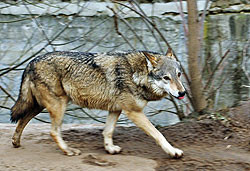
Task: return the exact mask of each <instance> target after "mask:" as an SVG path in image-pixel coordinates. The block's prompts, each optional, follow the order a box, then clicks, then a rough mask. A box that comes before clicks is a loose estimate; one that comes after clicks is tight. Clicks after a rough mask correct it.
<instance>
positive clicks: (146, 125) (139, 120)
mask: <svg viewBox="0 0 250 171" xmlns="http://www.w3.org/2000/svg"><path fill="white" fill-rule="evenodd" d="M124 112H125V113H126V115H127V116H128V118H129V119H130V120H131V121H133V122H134V123H135V124H136V126H138V127H139V128H141V129H142V130H143V131H144V132H145V133H146V134H148V135H149V136H151V137H153V138H154V139H155V141H156V143H157V144H158V145H160V146H161V148H162V149H163V150H164V151H165V152H166V153H168V154H169V155H170V156H171V157H174V158H180V157H182V156H183V151H182V150H180V149H178V148H174V147H173V146H172V145H171V144H169V143H168V141H167V140H166V139H165V137H164V136H163V135H162V134H161V133H160V132H159V131H158V130H157V129H156V128H155V127H154V126H153V125H152V123H151V122H150V121H149V120H148V118H147V117H146V116H145V114H144V113H143V112H135V111H124Z"/></svg>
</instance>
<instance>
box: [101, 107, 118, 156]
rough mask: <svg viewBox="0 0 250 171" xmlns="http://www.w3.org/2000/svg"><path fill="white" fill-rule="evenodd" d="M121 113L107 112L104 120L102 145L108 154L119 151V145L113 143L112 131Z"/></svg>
mask: <svg viewBox="0 0 250 171" xmlns="http://www.w3.org/2000/svg"><path fill="white" fill-rule="evenodd" d="M120 114H121V111H119V112H109V115H108V117H107V120H106V124H105V128H104V131H103V132H102V134H103V137H104V147H105V150H106V151H107V152H108V153H110V154H115V153H119V152H120V151H121V147H119V146H117V145H114V144H113V138H112V135H113V132H114V129H115V125H116V122H117V120H118V118H119V116H120Z"/></svg>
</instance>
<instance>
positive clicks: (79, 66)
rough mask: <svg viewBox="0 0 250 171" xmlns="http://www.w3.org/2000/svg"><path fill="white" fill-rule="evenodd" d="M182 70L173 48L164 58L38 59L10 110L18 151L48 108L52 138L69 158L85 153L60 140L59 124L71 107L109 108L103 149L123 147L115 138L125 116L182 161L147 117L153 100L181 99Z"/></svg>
mask: <svg viewBox="0 0 250 171" xmlns="http://www.w3.org/2000/svg"><path fill="white" fill-rule="evenodd" d="M181 75H182V74H181V67H180V64H179V62H177V61H176V59H175V56H174V54H173V52H172V50H171V49H169V50H168V52H167V53H166V54H160V53H156V52H150V51H128V52H107V53H85V52H67V51H61V52H58V51H56V52H50V53H47V54H44V55H41V56H38V57H36V58H34V59H33V60H32V61H31V62H30V63H29V64H28V65H27V67H26V68H25V70H24V72H23V75H22V81H21V86H20V91H19V96H18V99H17V101H16V103H15V104H14V106H13V107H12V108H11V121H12V122H17V126H16V129H15V132H14V135H13V137H12V144H13V146H14V147H16V148H17V147H20V138H21V135H22V132H23V130H24V128H25V126H26V125H27V124H28V122H29V121H30V120H31V119H32V118H33V117H35V116H36V115H37V114H39V113H40V112H41V111H42V110H43V109H45V108H46V109H47V111H48V112H49V114H50V118H51V131H50V135H51V137H52V138H53V139H54V141H55V142H56V143H57V145H58V147H59V148H60V149H61V150H62V151H63V152H64V153H65V154H66V155H69V156H72V155H80V153H81V151H80V150H78V149H75V148H71V147H69V146H68V145H67V144H66V143H65V141H64V140H63V138H62V136H61V125H62V121H63V115H64V112H65V110H66V107H67V104H68V103H69V102H70V101H71V102H72V103H74V104H77V105H79V106H81V107H83V108H89V109H100V110H107V111H109V114H108V116H107V120H106V124H105V127H104V130H103V133H102V134H103V137H104V147H105V150H106V151H107V152H108V153H110V154H115V153H119V152H120V151H121V148H120V147H119V146H117V145H114V144H113V139H112V135H113V132H114V129H115V126H116V122H117V120H118V118H119V115H120V114H121V112H122V111H123V112H124V113H125V115H126V116H127V117H128V118H129V119H130V120H131V121H132V122H133V123H134V124H135V125H136V126H137V127H139V128H141V129H142V130H143V131H144V132H145V133H146V134H148V135H149V136H151V137H152V138H153V139H154V140H155V141H156V143H157V144H158V145H159V146H160V147H161V148H162V149H163V150H164V151H165V152H166V153H167V154H169V155H170V156H171V157H174V158H180V157H182V155H183V151H182V150H180V149H178V148H175V147H173V146H172V145H171V144H170V143H168V141H167V140H166V139H165V137H164V136H163V135H162V134H161V133H160V132H159V131H158V130H157V129H156V128H155V127H154V126H153V125H152V124H151V122H150V121H149V120H148V118H147V117H146V116H145V114H144V113H143V108H144V107H145V106H146V105H147V103H148V102H149V101H155V100H160V99H162V98H163V97H165V96H166V95H168V94H169V95H171V96H173V97H175V98H177V99H183V98H184V96H185V93H186V91H185V88H184V86H183V84H182V82H181Z"/></svg>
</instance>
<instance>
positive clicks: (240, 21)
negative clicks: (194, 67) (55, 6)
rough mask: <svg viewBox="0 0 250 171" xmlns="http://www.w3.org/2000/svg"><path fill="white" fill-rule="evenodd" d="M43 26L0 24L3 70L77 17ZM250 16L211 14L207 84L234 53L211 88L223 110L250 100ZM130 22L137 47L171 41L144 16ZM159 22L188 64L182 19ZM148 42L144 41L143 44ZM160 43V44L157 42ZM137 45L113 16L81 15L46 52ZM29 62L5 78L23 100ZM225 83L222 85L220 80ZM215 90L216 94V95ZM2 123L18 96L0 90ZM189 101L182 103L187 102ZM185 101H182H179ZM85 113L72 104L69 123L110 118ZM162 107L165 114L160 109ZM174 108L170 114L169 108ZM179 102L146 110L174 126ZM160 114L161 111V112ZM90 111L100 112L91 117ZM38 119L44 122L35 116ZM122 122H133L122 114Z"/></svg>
mask: <svg viewBox="0 0 250 171" xmlns="http://www.w3.org/2000/svg"><path fill="white" fill-rule="evenodd" d="M20 18H22V16H14V15H0V20H1V21H10V20H16V19H20ZM37 20H38V22H39V23H40V24H41V26H39V27H40V28H39V27H38V26H37V25H36V24H35V22H34V21H32V20H23V21H19V22H14V23H4V24H1V25H0V35H1V40H0V42H1V43H0V63H1V65H0V73H3V72H4V71H6V70H7V69H8V67H11V66H13V65H15V64H18V63H20V62H22V61H23V60H24V59H27V58H28V57H29V56H30V55H31V54H34V53H36V52H37V51H38V50H39V49H40V48H42V47H44V46H45V45H46V44H47V40H46V37H48V38H50V39H52V38H53V37H54V36H55V35H56V33H58V32H59V31H60V30H62V29H63V28H64V27H65V25H66V24H67V23H68V22H70V21H71V20H72V18H70V17H64V16H56V17H55V16H41V17H39V18H38V19H37ZM249 20H250V15H249V14H218V15H210V16H208V17H207V18H206V22H205V25H204V44H203V47H204V48H203V50H202V58H201V60H200V61H201V64H202V66H203V68H204V69H203V78H204V84H205V83H206V80H207V79H208V78H209V75H211V73H213V70H214V68H215V66H216V64H217V63H218V62H219V61H220V60H221V58H222V57H223V56H224V54H225V53H226V51H227V50H228V49H230V52H229V53H228V55H227V56H226V58H225V61H224V62H223V64H222V65H221V66H220V67H219V71H218V72H216V73H215V77H214V78H215V79H213V81H212V83H211V84H210V85H211V86H210V87H208V88H207V89H206V90H204V91H206V92H207V93H208V92H209V95H210V96H211V97H212V98H211V99H212V100H211V101H210V102H209V103H210V105H211V106H212V108H214V109H219V108H224V107H227V106H232V105H236V104H238V103H239V102H240V101H242V100H246V99H248V98H249V88H248V87H247V86H249V85H250V84H249V78H250V70H249V66H250V60H249V38H250V30H249V28H250V27H249V25H250V24H249ZM127 21H128V22H129V23H130V25H131V26H132V27H133V28H134V29H135V31H136V33H137V34H138V35H137V36H138V37H139V38H140V40H139V39H138V37H136V36H135V35H134V34H133V33H132V32H131V31H130V30H129V28H128V27H127V26H126V25H125V24H124V23H122V22H120V23H119V29H120V32H122V33H123V34H124V35H126V36H127V38H128V40H129V41H130V43H131V45H132V46H133V47H136V49H140V50H142V49H145V47H146V48H147V49H148V50H152V51H158V52H164V51H165V49H166V46H165V43H164V42H163V41H162V40H161V39H160V38H159V36H158V35H157V34H155V35H156V39H155V38H154V36H153V35H152V32H151V31H150V30H149V28H148V27H147V25H146V24H145V23H144V22H143V21H142V20H141V19H139V18H127ZM154 22H155V23H156V24H157V26H158V27H159V29H160V31H161V32H162V33H163V34H164V35H165V36H166V38H167V40H168V41H169V43H170V44H171V46H172V47H173V49H174V51H175V52H176V54H177V56H178V57H179V59H181V62H182V64H183V65H184V68H187V55H186V54H187V52H186V48H185V46H184V45H185V38H184V34H183V29H182V25H181V21H180V20H178V19H176V17H173V18H171V17H166V18H164V19H159V18H154ZM142 42H143V43H142ZM157 42H158V43H157ZM130 49H131V47H130V46H129V45H128V44H127V43H126V41H124V40H123V38H122V37H121V36H119V35H118V34H117V33H116V32H115V30H114V23H113V18H110V17H105V16H100V17H77V18H76V19H74V21H73V22H72V23H71V24H70V27H69V28H67V29H66V30H65V31H64V32H63V33H62V34H61V35H60V36H59V37H58V38H57V39H56V40H55V41H53V46H51V45H49V46H46V47H45V50H43V51H42V52H41V53H46V52H48V51H52V50H76V51H92V52H107V51H115V50H130ZM26 64H27V63H25V64H24V65H22V66H20V67H18V69H17V70H13V71H11V72H9V73H7V74H5V75H4V76H1V77H0V86H1V87H3V88H4V89H5V90H6V91H7V93H8V94H9V95H11V97H13V98H14V99H17V95H18V91H19V86H20V79H21V73H22V69H23V68H24V67H25V66H26ZM221 82H223V84H221V85H220V83H221ZM211 92H212V93H211ZM0 99H1V100H0V107H1V108H0V123H8V122H9V113H10V111H9V109H10V108H11V106H12V105H13V103H14V102H13V100H11V98H10V97H9V96H7V95H6V92H3V91H2V90H0ZM186 102H187V101H184V102H181V103H180V104H185V103H186ZM178 103H179V102H178ZM183 109H184V110H185V112H186V113H188V112H189V110H188V108H187V105H183ZM84 111H86V113H85V112H83V111H82V110H81V109H79V107H77V106H74V105H70V107H69V108H68V110H67V112H66V115H65V119H64V122H65V123H96V122H104V121H105V117H104V116H105V115H106V112H101V111H98V110H91V111H89V110H87V109H84ZM160 111H161V112H160ZM167 111H170V112H167ZM172 112H175V110H174V108H173V104H172V103H171V102H170V101H169V100H166V99H163V100H162V101H160V102H150V103H149V107H146V109H145V113H147V115H148V116H150V120H151V121H152V122H153V123H154V124H156V125H161V126H164V125H169V124H174V123H176V122H178V121H179V119H178V117H177V116H176V115H175V114H173V113H172ZM155 113H158V114H157V115H155ZM88 115H91V116H94V117H95V119H96V120H97V121H96V120H93V119H91V118H90V117H89V116H88ZM38 118H40V119H43V120H45V121H49V117H48V114H47V113H42V114H40V115H38ZM32 122H39V121H37V120H34V119H33V120H32ZM120 123H121V124H124V123H125V124H127V123H129V121H128V120H127V118H126V117H125V116H124V115H122V116H121V118H120Z"/></svg>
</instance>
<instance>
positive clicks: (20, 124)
mask: <svg viewBox="0 0 250 171" xmlns="http://www.w3.org/2000/svg"><path fill="white" fill-rule="evenodd" d="M42 110H43V108H42V107H40V106H39V107H37V108H36V109H34V110H33V111H32V112H31V114H28V115H26V116H25V117H24V118H21V119H20V120H19V121H18V123H17V127H16V130H15V132H14V135H13V137H12V144H13V146H14V147H15V148H18V147H20V139H21V136H22V133H23V130H24V128H25V126H26V125H27V124H28V123H29V121H30V120H31V119H32V118H33V117H35V116H36V115H37V114H39V113H40V112H41V111H42Z"/></svg>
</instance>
